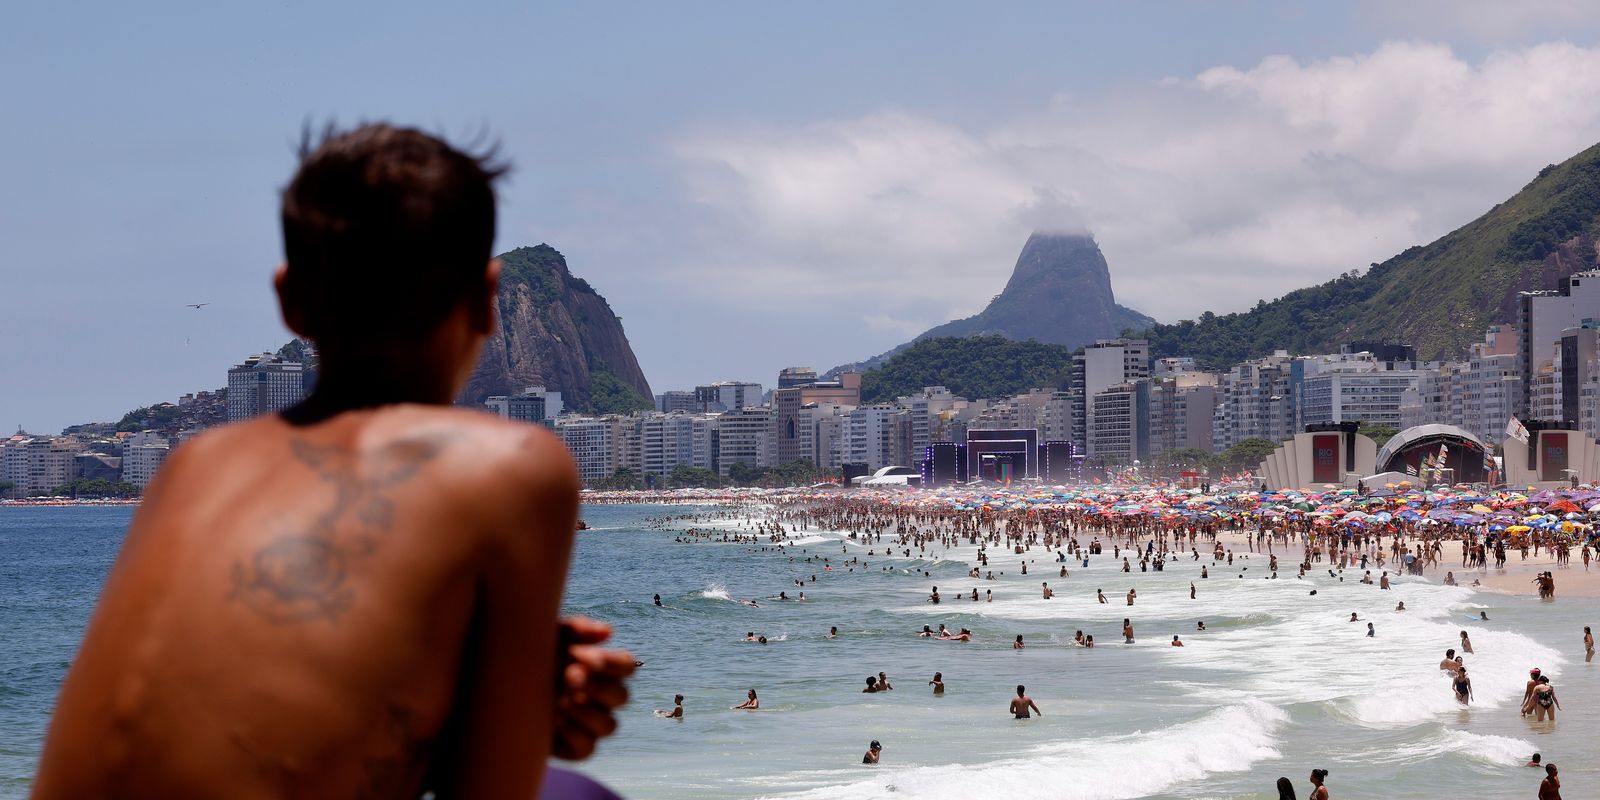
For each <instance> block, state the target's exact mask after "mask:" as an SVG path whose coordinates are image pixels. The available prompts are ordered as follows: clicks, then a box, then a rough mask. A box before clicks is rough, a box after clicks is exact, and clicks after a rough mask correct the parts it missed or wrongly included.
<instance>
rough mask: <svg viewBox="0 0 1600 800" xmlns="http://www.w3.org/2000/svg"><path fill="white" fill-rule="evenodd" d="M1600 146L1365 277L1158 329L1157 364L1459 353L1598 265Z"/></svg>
mask: <svg viewBox="0 0 1600 800" xmlns="http://www.w3.org/2000/svg"><path fill="white" fill-rule="evenodd" d="M1597 239H1600V145H1595V146H1593V147H1590V148H1589V149H1587V150H1584V151H1583V152H1582V153H1579V154H1578V155H1576V156H1573V157H1572V158H1570V159H1568V160H1567V161H1565V162H1562V163H1561V164H1559V165H1556V164H1552V165H1550V166H1547V167H1545V168H1544V169H1542V170H1540V171H1539V174H1538V175H1537V176H1536V177H1535V178H1534V179H1533V181H1532V182H1530V183H1529V184H1528V185H1527V186H1525V187H1523V189H1522V190H1521V191H1520V192H1518V193H1517V194H1516V195H1514V196H1512V197H1511V198H1510V199H1509V200H1506V201H1505V202H1503V203H1500V204H1498V205H1496V206H1495V207H1494V208H1492V209H1490V210H1489V211H1488V213H1485V214H1484V215H1483V216H1481V217H1478V218H1477V219H1475V220H1473V221H1471V222H1469V223H1467V224H1466V225H1463V226H1462V227H1460V228H1457V229H1456V230H1454V231H1451V232H1450V233H1448V234H1445V235H1444V236H1443V237H1441V238H1439V239H1438V240H1437V241H1434V242H1432V243H1430V244H1427V245H1422V246H1416V247H1411V248H1409V249H1407V250H1406V251H1405V252H1402V253H1400V254H1399V255H1397V256H1395V257H1394V258H1391V259H1389V260H1388V261H1385V262H1383V263H1382V264H1373V265H1372V266H1371V268H1370V269H1368V270H1367V271H1366V272H1365V273H1361V272H1359V271H1356V270H1352V271H1350V272H1347V273H1345V274H1344V275H1341V276H1339V277H1337V278H1335V279H1333V280H1331V281H1328V282H1327V283H1324V284H1322V285H1320V286H1313V287H1309V288H1306V289H1299V290H1296V291H1293V292H1290V293H1288V294H1286V295H1284V296H1282V297H1280V298H1278V299H1276V300H1272V301H1261V302H1260V303H1258V304H1256V306H1255V308H1252V309H1250V310H1249V311H1244V312H1240V313H1237V314H1224V315H1221V316H1218V315H1216V314H1212V313H1209V312H1207V313H1206V314H1203V315H1201V316H1200V318H1199V319H1197V320H1184V321H1182V322H1178V323H1176V324H1173V325H1155V326H1153V327H1152V328H1150V329H1149V330H1148V331H1147V332H1146V333H1145V335H1146V336H1147V337H1149V339H1150V347H1151V352H1152V355H1154V356H1156V357H1162V356H1173V355H1188V356H1193V357H1194V358H1195V359H1196V360H1197V361H1199V362H1200V363H1201V364H1203V365H1205V366H1207V367H1210V368H1223V367H1227V366H1229V365H1231V364H1235V363H1238V362H1239V361H1242V360H1244V359H1247V358H1254V357H1257V356H1262V355H1266V354H1268V353H1270V352H1272V351H1273V350H1276V349H1287V350H1289V351H1290V352H1292V353H1317V352H1334V351H1337V349H1338V347H1339V345H1340V344H1343V343H1346V342H1350V341H1394V342H1402V343H1405V344H1412V345H1415V346H1416V348H1417V355H1418V356H1419V357H1421V358H1424V359H1430V360H1431V359H1438V358H1447V357H1454V356H1460V355H1462V354H1464V353H1465V352H1466V349H1467V346H1468V345H1469V344H1471V343H1472V342H1475V341H1479V340H1480V339H1481V338H1482V336H1483V331H1484V328H1486V327H1487V326H1489V325H1491V324H1493V323H1501V322H1513V321H1515V319H1516V314H1517V308H1516V303H1517V293H1518V292H1524V291H1530V290H1537V289H1554V288H1555V286H1556V281H1557V280H1558V279H1560V278H1564V277H1566V276H1568V275H1571V274H1572V273H1574V272H1579V271H1582V270H1587V269H1595V268H1596V267H1600V251H1597V247H1596V242H1597Z"/></svg>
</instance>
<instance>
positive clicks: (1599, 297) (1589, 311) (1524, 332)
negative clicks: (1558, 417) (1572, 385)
mask: <svg viewBox="0 0 1600 800" xmlns="http://www.w3.org/2000/svg"><path fill="white" fill-rule="evenodd" d="M1587 318H1600V271H1592V272H1578V273H1574V274H1573V275H1572V276H1571V277H1567V278H1562V279H1561V280H1560V281H1559V282H1558V283H1557V288H1556V289H1555V290H1554V291H1542V292H1522V293H1520V294H1518V295H1517V335H1518V342H1517V344H1518V348H1519V351H1518V352H1519V358H1518V372H1519V373H1521V374H1522V375H1523V376H1525V377H1526V378H1527V379H1528V380H1527V381H1526V382H1525V383H1524V385H1523V387H1522V390H1523V392H1522V398H1521V400H1520V401H1519V402H1518V404H1517V411H1518V413H1521V414H1524V415H1525V416H1532V415H1529V414H1526V412H1527V411H1529V410H1531V409H1532V407H1533V405H1534V386H1535V383H1536V382H1537V380H1536V377H1535V376H1538V375H1539V374H1540V373H1541V372H1542V371H1544V370H1547V369H1550V368H1552V367H1553V366H1554V361H1555V347H1556V345H1557V343H1558V341H1559V340H1560V339H1561V333H1562V331H1565V330H1567V329H1568V328H1575V327H1578V326H1580V325H1582V324H1583V321H1584V319H1587Z"/></svg>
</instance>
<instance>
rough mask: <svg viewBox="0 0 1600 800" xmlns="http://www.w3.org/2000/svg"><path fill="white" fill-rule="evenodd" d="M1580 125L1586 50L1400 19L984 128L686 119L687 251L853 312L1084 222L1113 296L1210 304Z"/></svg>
mask: <svg viewBox="0 0 1600 800" xmlns="http://www.w3.org/2000/svg"><path fill="white" fill-rule="evenodd" d="M1596 140H1600V50H1596V49H1589V48H1584V47H1579V46H1576V45H1572V44H1568V43H1563V42H1558V43H1549V44H1540V45H1536V46H1531V47H1525V48H1521V49H1511V50H1499V51H1495V52H1492V53H1490V54H1488V55H1486V56H1484V57H1483V58H1482V59H1480V60H1478V61H1477V62H1469V61H1467V60H1464V59H1463V58H1461V57H1459V56H1457V55H1456V54H1455V53H1454V52H1452V50H1451V49H1450V48H1449V47H1446V46H1444V45H1439V44H1433V43H1428V42H1411V41H1399V42H1390V43H1387V44H1384V45H1382V46H1380V47H1378V48H1376V49H1375V50H1373V51H1371V52H1368V53H1362V54H1357V55H1353V56H1348V57H1337V58H1329V59H1326V60H1321V61H1309V62H1306V61H1299V60H1296V59H1293V58H1288V57H1284V56H1273V57H1269V58H1266V59H1263V60H1262V61H1260V62H1259V63H1257V64H1255V65H1253V66H1249V67H1246V68H1239V67H1234V66H1217V67H1214V68H1211V69H1207V70H1204V71H1201V72H1199V73H1198V74H1195V75H1190V76H1178V77H1174V78H1171V79H1168V80H1164V81H1160V82H1156V83H1151V84H1148V85H1140V86H1134V87H1123V88H1121V89H1119V90H1117V91H1114V92H1113V91H1108V92H1105V93H1101V94H1097V95H1082V94H1078V95H1074V96H1072V97H1056V98H1042V99H1041V102H1040V105H1039V108H1038V109H1037V110H1036V111H1034V112H1032V113H1029V114H1025V115H1021V116H1017V117H1014V118H1010V119H997V120H993V121H992V122H991V123H990V124H989V125H987V126H985V127H983V128H981V129H971V128H963V127H960V126H957V125H954V124H952V123H949V122H946V121H942V120H939V119H935V118H932V117H930V116H927V115H922V114H916V113H910V112H907V111H903V110H885V111H882V112H879V113H874V114H868V115H864V116H860V117H855V118H848V119H831V120H817V121H814V122H812V123H810V124H804V125H799V126H777V125H762V124H754V123H747V124H738V125H735V124H725V125H722V126H719V127H715V128H711V127H707V128H701V129H697V130H692V131H687V132H685V133H684V135H683V136H682V137H681V138H680V139H679V140H678V141H676V142H675V143H674V145H673V147H672V157H673V158H674V159H675V165H676V168H677V171H678V176H679V178H680V179H681V180H682V186H683V187H684V192H685V193H686V195H687V197H688V199H689V200H690V202H692V203H693V204H694V210H695V213H696V215H697V216H699V217H700V218H701V220H702V224H700V225H699V226H698V230H699V233H698V234H697V236H704V237H714V241H705V242H701V243H700V245H698V246H696V248H694V249H695V250H696V252H697V253H703V254H706V255H704V256H703V257H697V258H696V260H695V263H694V264H693V265H688V266H686V267H685V269H687V270H688V271H689V273H690V274H693V275H695V276H697V277H699V278H702V279H704V280H705V281H707V282H714V283H715V284H716V285H717V287H718V294H719V296H720V297H721V298H723V299H724V301H726V302H730V303H739V304H757V305H760V304H767V305H773V306H784V305H785V304H794V303H801V304H803V303H827V304H829V305H830V306H831V307H832V310H833V311H835V312H838V311H840V310H845V311H849V312H853V313H854V314H855V315H856V316H857V318H859V319H860V320H861V324H862V329H863V332H867V333H877V334H880V335H881V334H884V333H896V334H898V333H899V332H901V331H906V330H909V328H907V327H906V326H905V325H903V324H893V325H891V324H886V321H889V320H893V321H896V322H899V321H904V320H917V319H939V318H941V316H942V315H945V314H948V313H949V312H950V311H951V310H952V309H955V310H960V309H967V310H966V311H965V312H963V313H971V312H972V311H976V310H977V309H978V308H981V307H982V305H983V303H984V302H986V301H987V299H988V297H989V296H990V295H992V294H993V293H994V292H995V291H998V289H999V288H1000V287H1001V286H1002V285H1003V284H1004V283H1005V280H1006V278H1007V277H1008V275H1009V271H1010V266H1011V264H1012V262H1013V260H1014V259H1015V257H1016V253H1017V252H1018V250H1020V248H1021V246H1022V243H1023V241H1024V240H1025V239H1026V237H1027V235H1028V233H1029V232H1030V231H1032V230H1036V229H1046V230H1084V229H1087V230H1091V231H1093V233H1094V234H1095V236H1096V238H1097V239H1098V240H1099V242H1100V244H1101V247H1102V248H1103V249H1104V250H1105V252H1106V256H1107V259H1108V260H1109V262H1110V263H1111V268H1112V278H1113V282H1114V284H1115V286H1116V289H1117V292H1118V299H1119V301H1120V302H1123V303H1124V304H1126V305H1130V306H1133V307H1135V308H1138V309H1140V310H1142V311H1145V312H1146V313H1150V314H1153V315H1155V316H1157V317H1158V318H1162V319H1168V320H1171V319H1177V318H1180V317H1192V316H1195V315H1197V314H1199V313H1200V312H1201V311H1204V310H1208V309H1209V310H1215V311H1230V310H1237V309H1241V308H1245V307H1248V306H1249V305H1252V304H1253V303H1254V302H1255V301H1256V300H1257V299H1261V298H1270V297H1275V296H1277V295H1279V294H1282V293H1283V292H1285V291H1288V290H1291V289H1295V288H1298V287H1300V286H1304V285H1307V284H1311V283H1315V282H1320V281H1323V280H1327V279H1329V278H1331V277H1333V276H1334V275H1336V274H1338V273H1341V272H1344V271H1346V270H1349V269H1358V268H1363V267H1365V266H1366V265H1367V264H1368V263H1369V262H1374V261H1380V260H1383V259H1385V258H1387V257H1389V256H1391V255H1393V254H1395V253H1397V252H1399V251H1400V250H1403V249H1405V248H1406V247H1409V246H1411V245H1413V244H1419V243H1425V242H1428V241H1431V240H1432V239H1434V238H1436V237H1438V236H1440V235H1442V234H1444V233H1446V232H1448V231H1449V230H1451V229H1453V228H1455V227H1457V226H1459V225H1462V224H1464V223H1466V222H1467V221H1469V220H1470V219H1472V218H1474V217H1475V216H1477V215H1478V214H1481V213H1482V212H1484V211H1486V210H1488V208H1489V207H1490V206H1492V205H1493V204H1494V203H1497V202H1499V201H1501V200H1503V199H1505V197H1507V196H1509V195H1510V194H1511V193H1513V192H1515V191H1516V190H1517V189H1518V188H1520V187H1521V186H1522V185H1523V184H1525V183H1526V182H1527V181H1528V180H1530V179H1531V178H1532V177H1533V175H1534V173H1535V172H1536V171H1537V170H1538V169H1539V168H1540V167H1542V166H1543V165H1544V164H1546V163H1550V162H1556V161H1560V160H1563V159H1565V158H1567V157H1569V156H1571V155H1572V154H1574V153H1576V152H1578V151H1579V150H1581V149H1583V148H1585V147H1587V146H1589V145H1590V144H1593V143H1594V142H1595V141H1596Z"/></svg>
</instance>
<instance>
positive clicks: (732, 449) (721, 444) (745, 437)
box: [717, 406, 774, 478]
mask: <svg viewBox="0 0 1600 800" xmlns="http://www.w3.org/2000/svg"><path fill="white" fill-rule="evenodd" d="M772 424H773V422H772V409H770V408H765V407H762V406H755V407H747V408H742V409H739V410H737V411H728V412H726V413H724V414H722V415H721V416H719V417H718V418H717V472H718V474H720V475H721V476H722V477H724V478H726V477H728V471H729V470H730V469H732V468H733V465H734V464H749V465H750V466H753V467H770V466H772V458H773V453H774V442H773V436H772V434H773V431H772Z"/></svg>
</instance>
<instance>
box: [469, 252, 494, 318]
mask: <svg viewBox="0 0 1600 800" xmlns="http://www.w3.org/2000/svg"><path fill="white" fill-rule="evenodd" d="M499 291H500V259H498V258H491V259H489V263H488V264H486V265H484V268H483V297H481V298H479V299H478V302H477V303H474V304H473V306H472V308H473V313H472V330H473V332H474V333H480V334H483V335H484V336H489V335H492V334H493V333H494V327H495V321H496V316H497V314H498V311H499V308H500V303H499V301H498V299H497V298H498V297H499Z"/></svg>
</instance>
